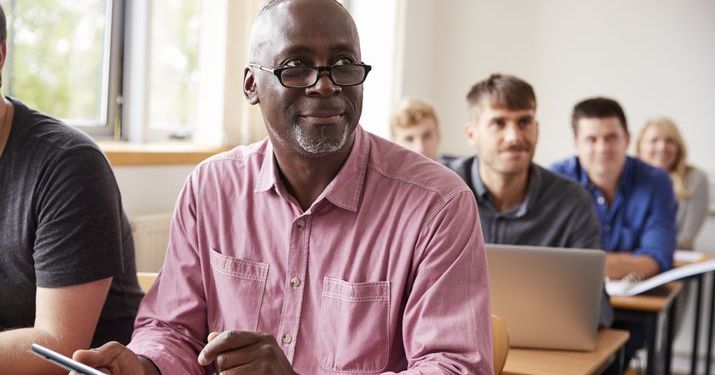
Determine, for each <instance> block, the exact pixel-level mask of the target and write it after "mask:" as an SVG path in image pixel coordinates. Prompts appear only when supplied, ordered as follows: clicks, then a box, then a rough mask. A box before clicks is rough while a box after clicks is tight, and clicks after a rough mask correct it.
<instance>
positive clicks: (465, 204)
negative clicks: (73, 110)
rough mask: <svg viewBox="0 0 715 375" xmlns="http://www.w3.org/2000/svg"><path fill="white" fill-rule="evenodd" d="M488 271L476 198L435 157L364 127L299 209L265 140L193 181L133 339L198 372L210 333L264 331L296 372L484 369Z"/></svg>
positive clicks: (171, 367)
mask: <svg viewBox="0 0 715 375" xmlns="http://www.w3.org/2000/svg"><path fill="white" fill-rule="evenodd" d="M486 272H487V270H486V259H485V254H484V243H483V240H482V234H481V229H480V227H479V218H478V216H477V206H476V202H475V200H474V195H473V194H472V192H471V191H470V190H469V188H468V187H467V186H466V185H465V184H464V183H463V182H462V180H461V179H460V178H459V177H458V176H457V175H455V174H453V173H452V172H450V171H448V170H447V169H445V168H443V167H442V166H440V165H438V164H437V163H434V162H432V161H430V160H428V159H426V158H424V157H421V156H419V155H417V154H414V153H412V152H409V151H407V150H405V149H403V148H400V147H398V146H396V145H394V144H392V143H390V142H388V141H386V140H384V139H382V138H379V137H377V136H374V135H372V134H370V133H367V132H365V131H363V130H362V129H361V128H360V127H358V128H357V129H356V131H355V143H354V144H353V148H352V150H351V153H350V155H349V157H348V159H347V161H346V162H345V164H344V165H343V167H342V168H341V170H340V172H339V173H338V174H337V176H336V177H335V178H334V179H333V181H332V182H331V183H330V184H329V185H328V187H327V188H326V189H325V191H323V193H322V194H321V195H320V196H319V197H318V199H316V201H315V202H314V203H313V205H312V206H311V207H309V208H308V209H307V210H305V211H303V210H302V209H301V207H300V205H299V204H298V202H297V201H296V200H295V199H294V198H293V197H292V196H291V195H289V194H288V193H287V191H286V189H285V187H284V185H283V184H282V182H281V180H280V178H279V177H278V171H277V168H276V164H275V162H274V157H273V151H272V146H271V144H270V142H269V141H267V140H264V141H263V142H260V143H257V144H253V145H249V146H241V147H237V148H235V149H233V150H231V151H229V152H226V153H223V154H220V155H217V156H215V157H212V158H211V159H209V160H207V161H205V162H203V163H201V165H199V166H198V167H197V168H196V169H195V170H194V171H193V172H192V174H191V175H190V176H189V177H188V179H187V181H186V183H185V185H184V188H183V190H182V192H181V194H180V196H179V199H178V202H177V205H176V212H175V214H174V220H173V223H172V225H171V238H170V242H169V249H168V253H167V255H166V260H165V262H164V268H163V270H162V272H161V274H160V276H159V278H158V280H157V281H156V283H155V285H154V286H153V287H152V289H151V290H150V291H149V293H148V294H147V295H146V297H145V298H144V300H143V302H142V304H141V307H140V310H139V315H138V317H137V321H136V330H135V332H134V337H133V339H132V342H131V344H130V346H129V347H130V348H131V349H132V350H134V351H135V352H136V353H138V354H140V355H143V356H145V357H148V358H150V359H151V360H152V361H154V363H155V364H156V365H157V366H158V367H159V369H161V372H162V373H163V374H165V375H175V374H202V373H204V372H206V373H209V372H211V371H212V370H213V369H203V368H201V367H200V366H199V365H198V363H197V356H198V352H199V351H200V350H201V349H202V348H203V347H204V345H206V336H207V335H208V333H209V332H211V331H225V330H241V331H260V332H267V333H270V334H272V335H274V336H275V337H276V339H277V341H278V343H279V345H280V346H281V348H282V349H283V352H284V353H285V355H286V357H287V358H288V360H289V361H290V362H291V363H292V364H293V368H294V369H295V370H296V371H297V372H299V373H301V374H335V373H348V374H378V373H385V374H390V373H396V372H400V373H404V374H491V373H492V369H491V368H492V365H491V363H492V349H491V325H490V322H491V318H490V306H489V288H488V285H487V273H486Z"/></svg>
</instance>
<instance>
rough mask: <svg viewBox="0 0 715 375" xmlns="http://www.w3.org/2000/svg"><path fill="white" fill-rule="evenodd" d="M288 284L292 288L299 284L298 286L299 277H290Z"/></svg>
mask: <svg viewBox="0 0 715 375" xmlns="http://www.w3.org/2000/svg"><path fill="white" fill-rule="evenodd" d="M290 285H291V286H292V287H293V288H297V287H299V286H300V279H299V278H298V277H294V278H292V279H290Z"/></svg>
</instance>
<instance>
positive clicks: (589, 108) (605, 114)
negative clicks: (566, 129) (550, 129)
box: [571, 97, 628, 135]
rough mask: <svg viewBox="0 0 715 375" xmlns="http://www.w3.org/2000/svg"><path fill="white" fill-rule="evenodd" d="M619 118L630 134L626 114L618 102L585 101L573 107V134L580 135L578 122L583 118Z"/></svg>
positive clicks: (602, 99) (606, 100)
mask: <svg viewBox="0 0 715 375" xmlns="http://www.w3.org/2000/svg"><path fill="white" fill-rule="evenodd" d="M609 117H617V118H618V119H619V120H621V127H622V128H623V131H625V132H626V134H628V123H627V122H626V114H625V113H624V112H623V108H622V107H621V105H620V104H618V102H617V101H615V100H613V99H609V98H601V97H599V98H589V99H586V100H583V101H581V102H579V103H578V104H576V105H575V106H574V107H573V114H572V115H571V127H572V128H573V133H574V135H576V134H577V133H578V122H579V120H581V119H582V118H609Z"/></svg>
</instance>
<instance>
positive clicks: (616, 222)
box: [551, 98, 677, 363]
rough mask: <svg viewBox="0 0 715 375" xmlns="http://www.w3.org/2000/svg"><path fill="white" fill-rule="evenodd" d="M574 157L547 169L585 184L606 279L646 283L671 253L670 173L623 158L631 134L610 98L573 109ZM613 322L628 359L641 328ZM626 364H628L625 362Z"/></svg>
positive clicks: (673, 205)
mask: <svg viewBox="0 0 715 375" xmlns="http://www.w3.org/2000/svg"><path fill="white" fill-rule="evenodd" d="M571 124H572V126H573V131H574V137H575V144H576V150H577V154H578V155H577V156H574V157H571V158H568V159H566V160H564V161H561V162H559V163H556V164H554V165H553V166H552V167H551V169H552V170H553V171H555V172H557V173H560V174H562V175H564V176H566V177H569V178H571V179H573V180H575V181H577V182H578V183H580V184H581V185H582V186H584V187H585V188H586V189H587V190H588V191H589V192H590V193H591V196H592V198H593V204H594V206H595V208H596V213H597V214H598V217H599V220H600V222H601V247H602V248H603V249H605V250H606V251H608V252H609V253H608V254H607V256H606V276H608V277H609V278H612V279H619V278H622V277H624V276H626V275H629V274H632V275H634V276H635V277H637V278H641V279H645V278H648V277H651V276H653V275H655V274H658V273H660V272H663V271H667V270H668V269H669V268H670V267H671V265H672V263H673V252H674V250H675V238H676V229H675V215H676V211H677V203H676V200H675V196H674V194H673V188H672V186H671V182H670V178H669V177H668V175H667V174H666V173H665V172H663V171H661V170H659V169H657V168H654V167H651V166H649V165H647V164H645V163H643V162H641V161H639V160H638V159H634V158H631V157H629V156H626V150H627V149H628V142H629V140H630V135H629V133H628V127H627V123H626V116H625V114H624V112H623V109H622V108H621V106H620V105H619V104H618V102H616V101H615V100H612V99H607V98H592V99H586V100H584V101H582V102H580V103H578V104H576V106H575V107H574V110H573V115H572V122H571ZM621 323H622V322H619V321H616V322H615V323H614V327H621V328H626V329H628V330H629V331H630V332H631V336H632V337H631V340H630V341H629V343H628V345H627V346H626V359H629V358H630V357H631V356H632V355H633V353H634V352H635V350H636V349H638V348H639V347H640V346H642V342H643V334H644V332H643V331H644V330H643V327H642V326H640V325H638V324H635V325H633V324H627V323H623V324H621ZM626 363H627V362H626Z"/></svg>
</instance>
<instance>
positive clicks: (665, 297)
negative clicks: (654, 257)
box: [611, 281, 683, 375]
mask: <svg viewBox="0 0 715 375" xmlns="http://www.w3.org/2000/svg"><path fill="white" fill-rule="evenodd" d="M682 290H683V282H682V281H675V282H672V283H668V284H665V285H662V286H659V287H657V288H655V289H652V290H649V291H647V292H645V293H643V294H639V295H637V296H632V297H613V296H612V297H611V305H612V306H613V309H614V310H615V315H616V319H619V320H625V321H631V322H639V323H643V324H645V330H646V332H645V334H646V337H645V342H646V350H647V353H648V359H647V362H646V375H654V374H655V373H656V366H657V364H656V361H655V360H656V344H657V342H658V339H659V337H658V316H660V314H662V313H666V312H667V313H668V329H667V332H666V337H665V346H664V348H665V353H664V355H663V359H664V361H663V362H662V367H663V370H664V371H663V373H665V374H670V357H671V353H672V348H673V326H674V321H675V319H674V318H675V304H674V303H673V301H675V299H676V298H677V296H678V294H680V292H681V291H682Z"/></svg>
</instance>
